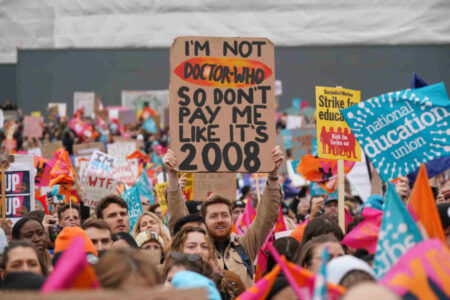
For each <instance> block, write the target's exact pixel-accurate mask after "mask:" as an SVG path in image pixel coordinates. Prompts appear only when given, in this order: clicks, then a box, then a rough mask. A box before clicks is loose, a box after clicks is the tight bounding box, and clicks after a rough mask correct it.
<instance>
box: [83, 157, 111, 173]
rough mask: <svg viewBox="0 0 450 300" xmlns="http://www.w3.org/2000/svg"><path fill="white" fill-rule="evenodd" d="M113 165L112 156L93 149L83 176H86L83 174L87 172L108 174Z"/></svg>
mask: <svg viewBox="0 0 450 300" xmlns="http://www.w3.org/2000/svg"><path fill="white" fill-rule="evenodd" d="M114 165H115V158H114V157H113V156H111V155H108V154H106V153H103V152H100V151H95V152H94V153H93V154H92V156H91V160H90V161H89V164H88V166H87V168H86V171H85V174H84V178H86V177H85V176H86V175H88V174H92V175H99V176H101V175H106V176H109V175H111V174H113V170H114Z"/></svg>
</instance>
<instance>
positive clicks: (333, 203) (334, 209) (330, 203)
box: [323, 197, 338, 224]
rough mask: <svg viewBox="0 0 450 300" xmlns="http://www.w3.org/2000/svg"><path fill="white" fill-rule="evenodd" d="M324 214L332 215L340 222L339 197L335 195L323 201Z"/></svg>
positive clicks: (335, 220) (333, 218)
mask: <svg viewBox="0 0 450 300" xmlns="http://www.w3.org/2000/svg"><path fill="white" fill-rule="evenodd" d="M323 214H324V215H325V216H328V217H330V218H331V219H332V220H333V221H334V222H335V223H336V224H338V199H337V198H334V197H327V198H326V199H325V200H324V201H323Z"/></svg>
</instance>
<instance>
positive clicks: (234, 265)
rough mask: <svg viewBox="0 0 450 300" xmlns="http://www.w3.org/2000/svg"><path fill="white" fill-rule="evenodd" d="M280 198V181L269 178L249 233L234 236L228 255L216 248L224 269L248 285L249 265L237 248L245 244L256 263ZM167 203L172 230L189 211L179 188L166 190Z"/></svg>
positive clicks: (272, 222) (249, 255)
mask: <svg viewBox="0 0 450 300" xmlns="http://www.w3.org/2000/svg"><path fill="white" fill-rule="evenodd" d="M281 197H282V194H281V187H280V184H279V183H278V182H277V181H270V180H268V182H267V184H266V187H265V188H264V192H263V194H262V196H261V203H259V205H258V208H257V209H256V217H255V220H254V221H253V223H252V224H251V225H250V227H249V228H248V230H247V232H246V233H245V234H244V235H243V236H237V235H234V234H232V235H231V241H230V243H229V244H228V246H227V248H226V249H225V252H224V253H225V255H224V256H223V257H222V255H221V254H220V253H219V252H218V251H216V257H217V261H218V263H219V266H220V267H221V268H222V269H225V266H226V269H228V270H230V271H233V272H235V273H236V274H238V275H239V277H241V279H242V282H243V283H244V284H245V286H246V288H248V287H250V286H252V285H253V279H252V278H251V276H250V274H249V273H248V272H247V267H246V266H245V263H244V262H243V260H242V258H241V257H240V255H239V254H238V252H237V251H236V250H235V247H236V246H238V245H239V244H240V245H242V247H243V248H244V249H245V252H246V254H247V256H248V257H249V259H250V261H251V262H252V265H253V262H254V260H255V259H256V255H258V252H259V250H260V248H261V246H262V245H263V244H264V242H265V240H266V238H267V236H268V235H269V233H270V231H271V230H272V228H273V226H274V225H275V223H276V221H277V219H278V211H279V206H280V202H281ZM167 206H168V210H169V229H170V231H171V232H173V227H174V225H175V222H176V221H177V220H178V219H179V218H181V217H183V216H186V215H188V214H189V213H188V210H187V208H186V205H185V202H184V198H183V196H182V194H181V192H180V191H179V190H177V191H168V192H167ZM232 246H233V247H232Z"/></svg>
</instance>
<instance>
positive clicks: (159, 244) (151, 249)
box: [136, 231, 164, 265]
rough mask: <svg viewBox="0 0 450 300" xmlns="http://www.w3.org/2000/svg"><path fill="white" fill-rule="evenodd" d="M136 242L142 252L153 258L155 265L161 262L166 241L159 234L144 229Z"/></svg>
mask: <svg viewBox="0 0 450 300" xmlns="http://www.w3.org/2000/svg"><path fill="white" fill-rule="evenodd" d="M136 243H137V245H138V247H139V248H141V249H142V250H141V251H142V252H143V253H144V254H146V255H148V256H149V257H150V258H151V262H152V263H153V264H155V265H159V264H160V263H161V260H162V257H163V255H164V241H163V239H162V238H161V236H160V235H159V234H157V233H156V232H153V231H143V232H141V233H139V234H138V236H137V237H136Z"/></svg>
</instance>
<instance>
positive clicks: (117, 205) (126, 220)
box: [95, 195, 130, 233]
mask: <svg viewBox="0 0 450 300" xmlns="http://www.w3.org/2000/svg"><path fill="white" fill-rule="evenodd" d="M95 215H96V216H97V218H99V219H103V220H105V221H106V223H108V225H109V227H110V228H111V231H112V233H117V232H130V217H129V216H128V205H127V203H126V202H125V200H123V199H122V198H120V197H119V196H116V195H109V196H106V197H104V198H102V199H101V200H100V202H99V203H98V204H97V206H96V207H95Z"/></svg>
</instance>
